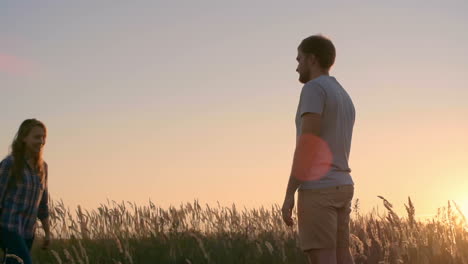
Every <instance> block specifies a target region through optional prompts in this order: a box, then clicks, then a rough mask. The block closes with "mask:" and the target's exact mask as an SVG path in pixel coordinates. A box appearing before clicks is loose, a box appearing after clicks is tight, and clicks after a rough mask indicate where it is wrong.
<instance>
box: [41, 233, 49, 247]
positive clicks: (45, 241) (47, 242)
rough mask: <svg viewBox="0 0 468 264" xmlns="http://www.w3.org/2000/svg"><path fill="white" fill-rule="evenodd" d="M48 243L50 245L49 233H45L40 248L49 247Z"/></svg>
mask: <svg viewBox="0 0 468 264" xmlns="http://www.w3.org/2000/svg"><path fill="white" fill-rule="evenodd" d="M49 245H50V234H46V235H45V237H44V241H43V242H42V247H41V248H42V249H43V250H47V249H49Z"/></svg>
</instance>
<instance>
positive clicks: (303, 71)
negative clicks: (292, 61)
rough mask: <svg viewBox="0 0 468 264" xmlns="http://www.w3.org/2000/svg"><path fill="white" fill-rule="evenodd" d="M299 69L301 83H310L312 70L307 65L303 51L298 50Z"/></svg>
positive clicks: (297, 69) (297, 70)
mask: <svg viewBox="0 0 468 264" xmlns="http://www.w3.org/2000/svg"><path fill="white" fill-rule="evenodd" d="M296 60H297V68H296V72H297V73H299V81H300V82H301V83H306V82H308V81H310V69H309V65H308V63H307V56H306V55H305V54H304V53H303V52H302V51H301V50H299V49H298V50H297V57H296Z"/></svg>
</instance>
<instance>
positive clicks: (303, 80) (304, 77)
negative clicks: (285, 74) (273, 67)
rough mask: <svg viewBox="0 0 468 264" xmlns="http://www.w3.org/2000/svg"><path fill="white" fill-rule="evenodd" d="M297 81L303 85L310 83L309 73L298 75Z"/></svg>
mask: <svg viewBox="0 0 468 264" xmlns="http://www.w3.org/2000/svg"><path fill="white" fill-rule="evenodd" d="M299 81H300V82H301V83H304V84H305V83H306V82H308V81H310V77H309V73H308V72H305V73H299Z"/></svg>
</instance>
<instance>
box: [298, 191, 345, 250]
mask: <svg viewBox="0 0 468 264" xmlns="http://www.w3.org/2000/svg"><path fill="white" fill-rule="evenodd" d="M353 195H354V186H353V185H341V186H335V187H330V188H324V189H310V190H309V189H308V190H299V191H298V199H297V217H298V226H299V240H300V244H301V248H302V250H304V251H307V250H310V249H322V248H340V247H349V217H350V213H351V200H352V199H353Z"/></svg>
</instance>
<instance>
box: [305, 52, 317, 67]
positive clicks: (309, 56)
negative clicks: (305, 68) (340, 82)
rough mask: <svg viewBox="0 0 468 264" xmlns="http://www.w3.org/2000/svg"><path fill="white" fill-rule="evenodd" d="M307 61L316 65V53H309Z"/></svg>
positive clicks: (311, 64) (310, 64)
mask: <svg viewBox="0 0 468 264" xmlns="http://www.w3.org/2000/svg"><path fill="white" fill-rule="evenodd" d="M307 63H308V64H309V66H314V65H315V64H316V63H317V58H316V57H315V55H314V54H308V55H307Z"/></svg>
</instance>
